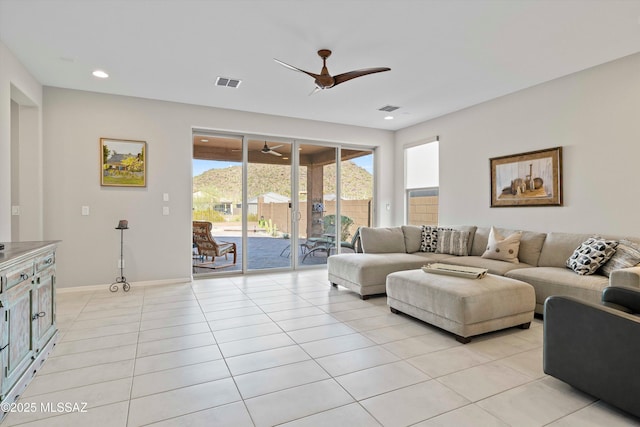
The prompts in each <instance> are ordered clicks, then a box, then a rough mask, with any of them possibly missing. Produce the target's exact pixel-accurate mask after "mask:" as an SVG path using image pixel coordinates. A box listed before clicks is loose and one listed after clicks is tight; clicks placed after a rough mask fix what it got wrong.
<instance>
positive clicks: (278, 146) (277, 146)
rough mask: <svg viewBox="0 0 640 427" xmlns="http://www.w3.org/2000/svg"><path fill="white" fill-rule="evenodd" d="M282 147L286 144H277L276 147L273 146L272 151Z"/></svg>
mask: <svg viewBox="0 0 640 427" xmlns="http://www.w3.org/2000/svg"><path fill="white" fill-rule="evenodd" d="M280 147H284V144H280V145H276V146H275V147H271V151H273V150H275V149H276V148H280Z"/></svg>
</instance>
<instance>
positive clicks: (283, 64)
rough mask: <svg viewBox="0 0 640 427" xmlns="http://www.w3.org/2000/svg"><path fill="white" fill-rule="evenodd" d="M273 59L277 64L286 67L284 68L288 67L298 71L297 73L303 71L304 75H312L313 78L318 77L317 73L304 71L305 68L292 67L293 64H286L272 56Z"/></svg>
mask: <svg viewBox="0 0 640 427" xmlns="http://www.w3.org/2000/svg"><path fill="white" fill-rule="evenodd" d="M273 60H274V61H276V62H277V63H278V64H280V65H282V66H283V67H286V68H288V69H290V70H293V71H298V72H299V73H304V74H306V75H308V76H311V77H313V78H314V79H317V78H318V75H317V74H314V73H312V72H310V71H305V70H302V69H300V68H297V67H294V66H293V65H289V64H287V63H286V62H282V61H280V60H278V59H276V58H273Z"/></svg>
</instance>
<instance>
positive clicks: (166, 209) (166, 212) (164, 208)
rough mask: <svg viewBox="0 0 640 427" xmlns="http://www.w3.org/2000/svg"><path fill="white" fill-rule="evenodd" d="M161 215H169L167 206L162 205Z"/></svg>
mask: <svg viewBox="0 0 640 427" xmlns="http://www.w3.org/2000/svg"><path fill="white" fill-rule="evenodd" d="M162 215H169V206H163V207H162Z"/></svg>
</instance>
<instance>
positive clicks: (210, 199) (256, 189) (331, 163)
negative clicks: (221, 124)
mask: <svg viewBox="0 0 640 427" xmlns="http://www.w3.org/2000/svg"><path fill="white" fill-rule="evenodd" d="M193 148H194V150H193V153H194V155H193V200H192V204H193V215H192V217H193V218H192V220H193V232H194V245H193V246H194V247H193V274H194V276H199V275H210V274H212V273H233V272H237V273H244V272H250V271H263V270H272V269H294V268H308V267H309V268H311V267H313V266H318V265H325V264H326V263H327V258H328V257H329V256H331V255H333V254H336V253H339V252H349V251H352V249H353V247H352V246H351V243H352V240H353V236H354V234H355V232H356V230H357V228H358V227H359V226H363V225H371V224H372V216H373V212H372V199H373V152H372V151H371V150H362V149H352V148H343V147H340V146H339V145H337V144H323V143H319V142H315V141H314V142H307V141H305V142H298V141H294V140H287V139H282V138H273V137H262V136H253V135H250V136H248V135H242V136H233V135H223V134H218V133H213V132H204V131H200V132H197V131H194V135H193ZM202 223H204V224H202ZM209 224H210V226H209ZM196 226H201V227H205V228H206V227H208V228H209V232H208V233H204V232H203V231H202V230H201V229H197V228H196ZM201 234H207V236H205V237H206V239H208V240H210V241H203V239H205V237H203V236H201ZM206 239H205V240H206ZM207 245H208V246H207ZM212 248H213V249H212ZM218 249H220V250H219V251H218ZM216 251H217V252H216Z"/></svg>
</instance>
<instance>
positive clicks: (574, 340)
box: [544, 286, 640, 417]
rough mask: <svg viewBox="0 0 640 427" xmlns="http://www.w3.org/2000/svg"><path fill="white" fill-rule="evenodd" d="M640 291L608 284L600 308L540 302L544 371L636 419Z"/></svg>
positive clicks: (572, 301)
mask: <svg viewBox="0 0 640 427" xmlns="http://www.w3.org/2000/svg"><path fill="white" fill-rule="evenodd" d="M639 357H640V289H637V288H628V287H618V286H611V287H607V288H605V289H604V291H603V293H602V304H601V305H598V304H593V303H590V302H586V301H583V300H579V299H577V298H573V297H567V296H551V297H549V298H547V300H546V301H545V304H544V372H545V373H547V374H549V375H551V376H553V377H556V378H558V379H560V380H562V381H564V382H566V383H567V384H569V385H571V386H573V387H575V388H577V389H578V390H581V391H584V392H585V393H588V394H590V395H592V396H594V397H597V398H599V399H601V400H603V401H604V402H607V403H609V404H611V405H613V406H616V407H618V408H620V409H622V410H624V411H626V412H628V413H630V414H633V415H635V416H636V417H640V404H639V403H638V402H640V400H639V396H640V362H639V360H640V359H639Z"/></svg>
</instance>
